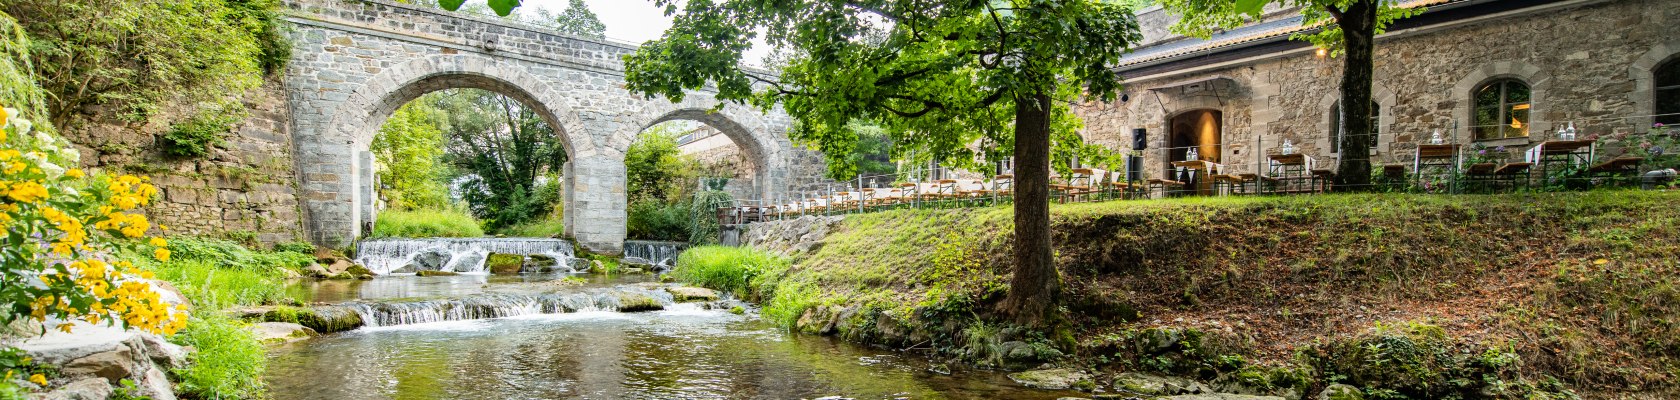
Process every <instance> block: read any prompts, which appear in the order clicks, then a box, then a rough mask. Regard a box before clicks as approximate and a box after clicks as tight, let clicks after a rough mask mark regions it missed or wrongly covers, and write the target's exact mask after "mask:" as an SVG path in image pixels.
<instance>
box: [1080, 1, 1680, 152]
mask: <svg viewBox="0 0 1680 400" xmlns="http://www.w3.org/2000/svg"><path fill="white" fill-rule="evenodd" d="M1410 4H1417V5H1424V6H1426V7H1428V8H1427V11H1426V12H1424V13H1422V14H1420V15H1417V16H1414V17H1412V18H1409V19H1405V20H1401V21H1399V22H1397V23H1396V24H1395V25H1394V26H1392V27H1391V28H1390V29H1389V30H1388V32H1387V33H1385V34H1383V35H1381V36H1379V37H1378V40H1377V44H1376V54H1375V60H1376V66H1375V74H1374V77H1375V79H1374V85H1373V93H1374V96H1373V97H1374V98H1373V100H1374V102H1375V103H1376V104H1375V105H1376V110H1377V113H1376V115H1372V116H1370V118H1372V119H1373V120H1374V122H1375V128H1376V129H1375V130H1376V133H1377V138H1376V140H1375V141H1373V143H1374V147H1372V148H1371V149H1369V150H1368V151H1370V154H1371V160H1372V161H1373V162H1374V163H1376V164H1379V165H1392V164H1406V165H1409V164H1410V162H1411V159H1412V158H1413V151H1414V149H1415V147H1416V144H1417V143H1420V142H1425V141H1428V140H1430V138H1431V137H1432V136H1433V135H1435V132H1440V135H1441V136H1442V137H1443V141H1446V142H1449V143H1460V144H1465V145H1472V144H1477V143H1479V144H1482V145H1485V146H1487V147H1489V148H1499V147H1500V146H1504V148H1505V149H1507V151H1510V152H1513V153H1515V152H1519V151H1521V150H1522V149H1524V148H1527V147H1528V146H1529V145H1530V144H1533V143H1537V142H1539V141H1543V140H1547V139H1552V138H1553V136H1554V132H1555V131H1556V130H1557V129H1559V128H1560V127H1563V126H1566V125H1568V124H1570V123H1573V124H1574V126H1575V127H1576V128H1577V130H1578V132H1579V135H1580V136H1582V137H1587V136H1591V135H1602V136H1603V137H1606V138H1614V137H1616V135H1625V134H1628V133H1632V132H1643V131H1644V130H1646V129H1649V128H1650V127H1651V125H1652V124H1653V123H1658V122H1669V123H1673V122H1676V121H1680V114H1676V115H1666V116H1655V117H1653V115H1658V114H1675V113H1680V22H1677V21H1680V1H1677V0H1563V1H1541V0H1481V1H1478V0H1456V1H1443V0H1433V1H1430V0H1424V1H1412V2H1410ZM1174 21H1175V17H1174V16H1172V15H1170V14H1169V13H1167V12H1165V11H1164V10H1162V9H1160V8H1159V7H1158V6H1157V7H1153V8H1152V9H1145V10H1143V11H1142V12H1140V14H1139V23H1140V25H1141V28H1142V30H1143V33H1144V41H1143V42H1142V43H1140V45H1139V46H1137V47H1136V48H1135V49H1134V51H1133V52H1132V53H1130V54H1128V55H1127V56H1126V57H1124V58H1122V60H1121V62H1120V65H1119V66H1118V67H1117V69H1116V71H1117V73H1119V74H1120V75H1121V76H1122V77H1123V78H1124V80H1125V82H1126V86H1125V88H1126V89H1125V91H1124V92H1123V95H1122V96H1120V99H1118V100H1116V101H1113V102H1106V103H1104V102H1088V103H1085V104H1083V105H1081V106H1080V107H1078V109H1077V110H1076V112H1077V113H1078V114H1079V115H1080V116H1081V117H1082V118H1083V119H1084V121H1085V127H1084V128H1083V131H1082V132H1081V134H1082V136H1084V137H1085V138H1086V140H1087V141H1089V142H1092V143H1096V144H1101V145H1105V146H1108V147H1110V148H1114V149H1125V150H1133V149H1134V147H1133V143H1134V141H1133V140H1134V138H1133V136H1134V132H1139V130H1141V132H1142V133H1143V139H1144V140H1143V141H1142V142H1143V143H1144V144H1146V146H1145V148H1144V149H1143V150H1142V151H1141V152H1140V153H1141V154H1142V157H1143V163H1142V164H1143V168H1141V170H1142V171H1143V174H1144V177H1145V178H1157V177H1162V176H1164V175H1165V174H1168V173H1169V171H1170V166H1169V165H1170V162H1171V161H1177V160H1183V159H1184V157H1185V156H1186V154H1185V153H1186V152H1188V150H1189V149H1192V148H1194V149H1196V150H1197V152H1198V153H1199V154H1200V155H1201V157H1200V158H1202V159H1206V160H1209V161H1214V162H1218V163H1221V164H1223V165H1225V168H1226V172H1228V173H1253V172H1257V170H1259V169H1260V167H1261V165H1262V164H1261V163H1262V162H1264V160H1265V157H1264V155H1266V154H1276V153H1278V152H1279V151H1281V148H1282V147H1283V146H1284V142H1285V141H1288V142H1289V144H1290V145H1291V147H1293V149H1294V150H1295V151H1296V152H1299V153H1302V154H1306V155H1309V156H1311V157H1313V158H1315V159H1316V160H1317V162H1318V165H1319V168H1324V169H1334V165H1335V163H1336V161H1337V160H1338V158H1339V157H1340V156H1341V155H1342V154H1343V152H1345V151H1346V150H1345V149H1340V148H1338V146H1337V145H1336V143H1337V142H1336V141H1335V140H1333V139H1334V138H1336V135H1338V134H1339V132H1340V131H1341V130H1340V129H1339V125H1340V123H1339V121H1340V120H1339V119H1338V118H1337V115H1338V111H1337V110H1338V109H1339V107H1338V106H1339V104H1337V103H1338V100H1339V98H1340V92H1339V84H1340V78H1341V70H1342V65H1341V64H1342V60H1341V59H1339V58H1335V57H1332V56H1331V55H1330V54H1326V53H1327V52H1323V51H1320V50H1319V49H1317V48H1315V47H1312V46H1311V45H1310V44H1308V43H1306V42H1304V41H1298V40H1289V36H1290V35H1291V34H1293V33H1296V32H1301V31H1302V30H1303V29H1304V28H1302V27H1301V23H1300V19H1299V17H1298V16H1297V13H1296V12H1295V11H1294V10H1276V11H1274V12H1271V13H1269V14H1268V15H1267V16H1266V17H1265V18H1264V19H1263V20H1262V21H1259V22H1256V23H1254V24H1251V25H1249V26H1245V27H1242V28H1237V29H1233V30H1229V31H1224V32H1220V33H1216V34H1214V35H1213V36H1212V37H1210V38H1208V39H1199V38H1186V37H1181V36H1176V35H1173V34H1171V33H1170V32H1168V29H1167V27H1168V26H1170V25H1171V24H1172V23H1173V22H1174ZM1601 143H1605V144H1606V145H1607V146H1604V147H1605V148H1606V149H1607V150H1606V151H1615V148H1614V140H1608V141H1601ZM1516 157H1519V158H1520V154H1518V155H1516Z"/></svg>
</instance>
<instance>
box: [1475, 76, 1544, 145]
mask: <svg viewBox="0 0 1680 400" xmlns="http://www.w3.org/2000/svg"><path fill="white" fill-rule="evenodd" d="M1470 93H1471V98H1472V99H1473V100H1474V101H1475V102H1476V109H1475V114H1474V117H1472V118H1474V120H1473V122H1474V124H1475V125H1473V126H1471V129H1472V130H1474V131H1475V132H1476V140H1492V139H1504V138H1514V137H1526V136H1528V110H1529V107H1530V104H1529V103H1528V101H1529V91H1528V85H1527V84H1524V83H1523V82H1522V81H1519V80H1516V79H1500V80H1496V81H1493V82H1488V83H1486V84H1483V85H1482V86H1481V87H1478V88H1476V90H1475V91H1473V92H1470Z"/></svg>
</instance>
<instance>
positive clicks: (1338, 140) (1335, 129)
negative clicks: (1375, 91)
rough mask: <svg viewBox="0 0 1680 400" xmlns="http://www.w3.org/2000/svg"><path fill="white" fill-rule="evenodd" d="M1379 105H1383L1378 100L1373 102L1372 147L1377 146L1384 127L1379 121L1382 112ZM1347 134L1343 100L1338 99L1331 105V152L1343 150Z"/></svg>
mask: <svg viewBox="0 0 1680 400" xmlns="http://www.w3.org/2000/svg"><path fill="white" fill-rule="evenodd" d="M1379 107H1382V106H1379V105H1377V102H1376V101H1372V102H1371V148H1373V149H1375V148H1377V138H1380V137H1382V127H1381V126H1380V125H1379V124H1378V123H1377V121H1378V119H1377V115H1379V114H1381V113H1379V112H1378V111H1379V110H1381V109H1380V108H1379ZM1346 134H1347V129H1343V128H1342V102H1341V101H1339V100H1338V101H1336V103H1335V104H1331V105H1330V152H1331V153H1341V152H1342V136H1345V135H1346Z"/></svg>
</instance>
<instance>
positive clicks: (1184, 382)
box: [1114, 372, 1213, 396]
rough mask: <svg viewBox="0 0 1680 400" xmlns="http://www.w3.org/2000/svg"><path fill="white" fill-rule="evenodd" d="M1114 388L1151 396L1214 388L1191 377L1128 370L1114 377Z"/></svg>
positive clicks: (1197, 392) (1207, 390) (1204, 391)
mask: <svg viewBox="0 0 1680 400" xmlns="http://www.w3.org/2000/svg"><path fill="white" fill-rule="evenodd" d="M1114 388H1115V389H1118V390H1124V391H1128V392H1132V393H1137V394H1143V395H1151V396H1171V395H1178V394H1201V393H1210V392H1212V391H1213V390H1211V389H1209V388H1208V386H1207V385H1204V384H1202V383H1201V382H1196V381H1192V380H1189V379H1184V378H1179V377H1171V376H1158V375H1150V374H1142V373H1136V372H1127V373H1124V374H1120V376H1118V377H1115V378H1114Z"/></svg>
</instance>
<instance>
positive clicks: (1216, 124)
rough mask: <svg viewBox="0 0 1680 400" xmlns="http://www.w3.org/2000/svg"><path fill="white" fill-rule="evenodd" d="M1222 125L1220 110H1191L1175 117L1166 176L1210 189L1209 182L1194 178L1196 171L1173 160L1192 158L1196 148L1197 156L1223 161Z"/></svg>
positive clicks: (1171, 124) (1169, 137)
mask: <svg viewBox="0 0 1680 400" xmlns="http://www.w3.org/2000/svg"><path fill="white" fill-rule="evenodd" d="M1222 125H1223V121H1222V120H1221V119H1220V113H1219V110H1191V111H1185V112H1183V113H1179V114H1178V115H1176V116H1173V117H1172V120H1171V121H1169V123H1168V126H1170V127H1171V131H1170V133H1168V134H1167V164H1166V165H1165V166H1164V167H1165V168H1166V175H1167V176H1168V177H1169V178H1170V179H1173V180H1178V181H1180V182H1185V183H1186V184H1192V185H1194V186H1192V187H1196V188H1198V189H1206V188H1202V186H1206V185H1205V183H1206V182H1199V180H1198V179H1194V177H1193V175H1194V174H1193V173H1192V171H1184V170H1182V169H1180V168H1176V167H1174V166H1173V164H1172V163H1174V162H1178V161H1185V160H1188V159H1189V157H1188V156H1189V153H1190V149H1192V148H1194V149H1196V153H1197V159H1200V160H1207V161H1210V162H1215V163H1217V162H1220V161H1219V159H1220V153H1222V151H1221V150H1222V148H1221V146H1220V141H1221V138H1220V136H1221V129H1222V128H1223V127H1222ZM1191 181H1198V182H1191ZM1198 191H1202V190H1198Z"/></svg>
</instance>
